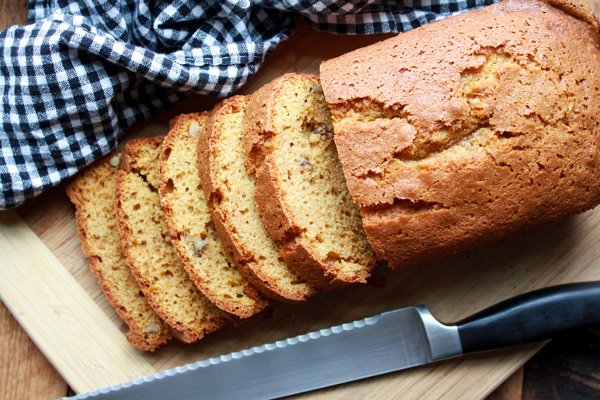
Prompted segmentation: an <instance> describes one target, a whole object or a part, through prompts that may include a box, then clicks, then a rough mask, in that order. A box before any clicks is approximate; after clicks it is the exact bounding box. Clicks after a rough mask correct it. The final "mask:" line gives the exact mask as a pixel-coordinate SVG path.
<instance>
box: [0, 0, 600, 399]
mask: <svg viewBox="0 0 600 400" xmlns="http://www.w3.org/2000/svg"><path fill="white" fill-rule="evenodd" d="M26 20H27V1H25V0H0V29H3V28H5V27H7V26H10V25H13V24H24V23H25V22H26ZM0 46H2V44H1V43H0ZM598 67H599V68H600V65H599V66H598ZM67 394H70V391H69V388H68V385H67V384H66V383H65V382H64V381H63V380H62V378H61V377H60V375H58V373H57V372H56V371H55V370H54V368H53V367H52V365H51V364H50V363H49V362H48V361H47V360H46V358H45V357H44V356H43V354H41V353H40V351H39V350H38V349H37V348H36V346H35V344H33V342H31V340H30V339H29V337H28V336H27V334H26V333H25V332H24V331H23V330H22V329H21V327H20V326H19V325H18V324H17V322H16V321H15V319H14V318H13V317H12V315H11V314H10V312H9V311H8V310H7V309H6V307H5V306H4V304H2V303H0V400H15V399H31V400H35V399H55V398H58V397H61V396H65V395H67ZM521 399H526V400H548V399H567V400H579V399H600V327H598V328H597V329H588V330H583V331H577V332H573V333H571V334H567V335H564V336H561V337H558V338H556V339H555V340H553V341H552V342H551V343H550V344H549V345H548V346H546V347H545V348H544V349H543V350H542V351H541V352H540V353H538V354H537V355H536V356H535V357H534V358H532V359H531V360H530V361H529V362H528V363H527V364H526V365H525V366H524V367H523V368H521V369H519V370H518V371H517V372H516V373H515V374H514V375H513V376H512V377H511V378H509V379H508V380H507V381H506V382H505V383H504V384H503V385H502V386H500V387H499V388H498V389H497V390H496V391H495V392H494V393H493V394H492V395H490V397H489V398H488V399H487V400H521Z"/></svg>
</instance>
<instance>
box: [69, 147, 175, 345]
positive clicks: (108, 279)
mask: <svg viewBox="0 0 600 400" xmlns="http://www.w3.org/2000/svg"><path fill="white" fill-rule="evenodd" d="M119 157H120V154H119V153H113V154H110V155H108V156H107V157H104V158H103V159H101V160H99V161H97V162H96V163H94V164H93V165H91V166H90V167H88V168H86V169H85V170H84V171H82V172H81V173H79V174H78V175H77V176H76V177H75V178H74V179H73V180H72V181H71V182H70V183H69V184H68V185H67V188H66V192H67V195H68V196H69V199H70V200H71V202H72V203H73V204H74V205H75V210H76V211H75V219H76V221H77V230H78V231H79V240H80V241H81V247H82V248H83V252H84V253H85V256H86V257H87V259H88V261H89V263H90V268H91V270H92V272H93V273H94V275H95V277H96V279H97V280H98V283H99V284H100V287H101V288H102V291H103V292H104V294H105V295H106V298H107V300H108V301H109V302H110V304H111V305H112V306H113V307H114V308H115V310H116V312H117V314H118V315H119V317H121V319H122V320H123V321H124V322H125V323H126V324H127V325H128V327H129V330H128V331H127V333H126V336H127V340H128V341H129V342H130V343H131V344H132V345H134V346H135V347H137V348H138V349H140V350H143V351H154V350H156V349H157V348H158V347H159V346H160V345H162V344H164V343H166V342H167V340H169V339H170V337H171V334H170V333H169V329H168V326H167V325H166V324H165V323H164V322H163V321H162V320H161V319H160V317H159V316H158V315H157V314H156V313H155V312H154V310H153V309H152V307H150V305H149V304H148V301H147V300H146V298H145V297H144V295H143V293H142V291H141V290H140V286H139V285H138V282H137V281H136V280H135V278H134V276H133V275H132V273H131V270H130V269H129V266H128V265H127V259H126V258H125V255H124V254H123V250H122V248H121V243H120V240H119V231H118V228H117V216H116V215H115V208H114V206H115V186H116V180H117V168H118V165H119Z"/></svg>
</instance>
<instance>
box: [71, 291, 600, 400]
mask: <svg viewBox="0 0 600 400" xmlns="http://www.w3.org/2000/svg"><path fill="white" fill-rule="evenodd" d="M594 325H600V281H595V282H584V283H573V284H566V285H559V286H553V287H549V288H544V289H540V290H536V291H533V292H529V293H526V294H523V295H520V296H517V297H514V298H511V299H509V300H506V301H504V302H501V303H498V304H496V305H494V306H492V307H491V308H488V309H486V310H484V311H481V312H479V313H477V314H475V315H473V316H471V317H468V318H466V319H464V320H462V321H459V322H457V323H455V324H443V323H441V322H439V321H438V320H437V319H436V318H434V316H433V315H432V314H431V312H429V310H428V309H427V307H425V306H416V307H407V308H401V309H397V310H393V311H389V312H384V313H382V314H379V315H375V316H373V317H369V318H365V319H362V320H358V321H354V322H350V323H346V324H342V325H338V326H333V327H331V328H328V329H321V330H319V331H315V332H310V333H307V334H304V335H300V336H296V337H292V338H289V339H285V340H279V341H277V342H275V343H269V344H265V345H263V346H258V347H253V348H249V349H245V350H241V351H237V352H234V353H230V354H226V355H222V356H219V357H214V358H210V359H208V360H204V361H200V362H196V363H193V364H188V365H184V366H181V367H177V368H174V369H169V370H166V371H162V372H159V373H156V374H154V375H150V376H146V377H142V378H139V379H136V380H133V381H130V382H125V383H122V384H118V385H115V386H111V387H108V388H105V389H101V390H97V391H94V392H90V393H85V394H80V395H76V396H74V397H70V398H69V399H79V400H83V399H102V400H108V399H128V400H138V399H139V400H154V399H157V400H158V399H171V398H177V399H182V400H187V399H211V400H218V399H228V400H235V399H243V400H252V399H273V398H277V397H282V396H288V395H292V394H297V393H302V392H306V391H310V390H315V389H318V388H323V387H327V386H331V385H336V384H341V383H344V382H349V381H354V380H358V379H363V378H367V377H371V376H375V375H380V374H385V373H389V372H392V371H398V370H402V369H406V368H410V367H415V366H418V365H424V364H428V363H431V362H436V361H439V360H443V359H446V358H450V357H456V356H460V355H462V354H466V353H471V352H478V351H484V350H491V349H496V348H500V347H506V346H511V345H516V344H525V343H531V342H537V341H540V340H544V339H548V338H551V337H552V336H554V335H557V334H560V333H562V332H565V331H568V330H571V329H575V328H582V327H586V326H594Z"/></svg>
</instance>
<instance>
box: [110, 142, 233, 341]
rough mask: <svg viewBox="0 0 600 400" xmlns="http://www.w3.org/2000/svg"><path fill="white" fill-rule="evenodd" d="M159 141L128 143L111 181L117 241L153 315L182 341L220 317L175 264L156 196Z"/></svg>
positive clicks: (219, 322)
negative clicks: (116, 175) (115, 183)
mask: <svg viewBox="0 0 600 400" xmlns="http://www.w3.org/2000/svg"><path fill="white" fill-rule="evenodd" d="M161 141H162V138H149V139H137V140H131V141H129V142H128V143H127V144H126V146H125V150H124V152H123V156H122V158H121V163H120V170H119V172H118V177H117V191H116V197H117V201H116V210H117V216H118V221H119V229H120V234H121V243H122V246H123V249H124V250H125V254H126V256H127V260H128V262H129V265H130V267H131V269H132V271H133V273H134V275H135V277H136V278H137V280H138V282H139V284H140V287H141V288H142V291H143V292H144V294H145V295H146V297H147V299H148V301H149V302H150V304H151V305H152V306H153V307H154V309H155V310H156V312H157V313H158V315H160V316H161V317H162V318H163V319H164V320H165V322H167V323H168V324H169V325H170V326H171V327H172V328H173V329H174V335H175V336H176V337H177V338H178V339H180V340H182V341H184V342H187V343H190V342H193V341H196V340H198V339H201V338H202V337H203V336H204V335H205V334H207V333H210V332H212V331H214V330H216V329H219V328H220V327H222V326H223V325H224V323H225V320H226V319H225V317H224V314H223V313H222V312H221V311H220V310H219V309H218V308H216V307H215V306H214V305H213V304H212V303H211V302H210V301H209V300H208V299H207V298H206V297H205V296H204V295H202V293H201V292H200V291H199V290H198V289H197V288H196V286H195V285H194V283H193V282H192V280H191V279H190V278H189V277H188V275H187V274H186V272H185V270H184V268H183V265H182V264H181V262H180V261H179V259H178V257H177V254H176V252H175V250H174V249H173V246H172V245H171V239H170V236H169V232H168V229H167V225H166V223H165V221H164V215H163V212H162V209H161V207H160V200H159V196H158V157H159V153H160V144H161Z"/></svg>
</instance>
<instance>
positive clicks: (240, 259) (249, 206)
mask: <svg viewBox="0 0 600 400" xmlns="http://www.w3.org/2000/svg"><path fill="white" fill-rule="evenodd" d="M246 105H247V98H246V97H242V96H235V97H232V98H230V99H227V100H224V101H223V102H221V103H220V104H219V105H217V106H216V107H215V109H214V110H213V111H212V113H211V116H210V119H209V121H208V123H207V124H206V127H205V129H204V131H203V132H202V134H201V137H200V142H199V147H198V150H199V169H200V176H201V179H202V187H203V189H204V191H205V196H206V198H207V199H208V202H209V207H210V209H211V213H212V217H213V222H214V224H215V228H216V230H217V233H218V234H219V237H220V238H221V241H222V242H223V245H224V246H225V247H226V248H227V250H228V253H229V255H230V256H231V257H232V258H233V259H234V260H235V262H236V264H237V265H238V267H239V268H240V271H241V272H242V273H243V274H244V275H245V277H246V278H247V279H248V280H250V282H251V283H252V284H253V285H254V287H256V288H257V289H258V290H260V291H261V292H263V293H264V294H265V295H266V296H269V297H271V298H273V299H276V300H281V301H288V302H299V301H303V300H306V299H307V298H308V297H310V296H312V295H313V294H314V293H315V288H314V287H313V286H311V285H309V284H308V283H306V282H305V281H304V280H303V279H302V278H301V277H300V276H299V275H298V274H296V273H295V272H294V271H293V270H291V269H290V268H289V267H288V266H287V265H286V264H285V263H284V262H283V260H282V259H281V257H280V256H279V252H278V248H277V245H276V244H275V242H274V241H273V240H272V239H271V238H270V237H269V235H268V233H267V231H266V229H265V227H264V225H263V222H262V220H261V217H260V213H259V210H258V207H257V205H256V202H255V201H254V191H255V187H256V182H255V180H254V177H253V176H252V175H250V173H249V171H248V169H247V168H246V164H245V155H244V147H243V141H242V136H243V132H244V129H243V123H244V115H245V112H246Z"/></svg>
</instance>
